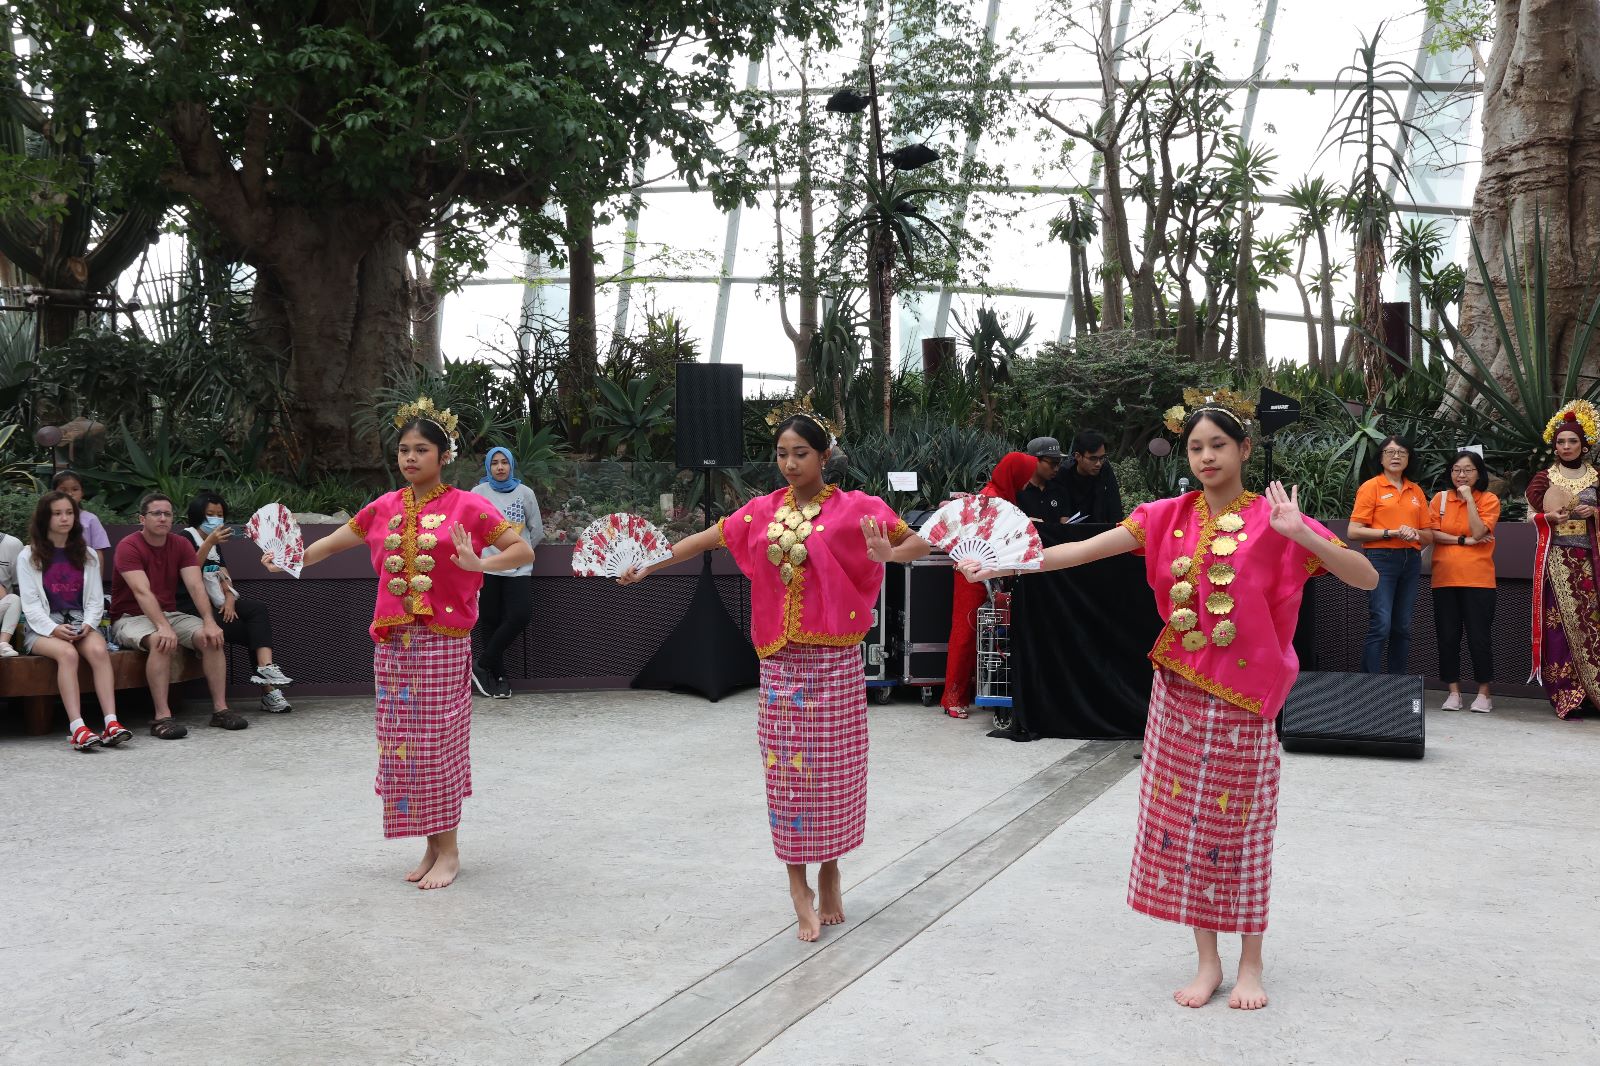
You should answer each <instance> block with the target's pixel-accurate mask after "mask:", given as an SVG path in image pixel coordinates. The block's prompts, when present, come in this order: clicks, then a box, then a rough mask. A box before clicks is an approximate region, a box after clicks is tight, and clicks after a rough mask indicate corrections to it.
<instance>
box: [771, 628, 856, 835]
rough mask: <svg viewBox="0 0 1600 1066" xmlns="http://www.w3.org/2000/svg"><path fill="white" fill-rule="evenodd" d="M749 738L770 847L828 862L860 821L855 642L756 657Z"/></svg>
mask: <svg viewBox="0 0 1600 1066" xmlns="http://www.w3.org/2000/svg"><path fill="white" fill-rule="evenodd" d="M759 700H760V713H759V715H758V716H757V718H756V737H757V738H758V739H759V740H760V742H761V765H762V767H763V768H764V769H765V771H766V775H767V821H768V822H769V823H770V824H771V826H772V850H773V851H775V852H776V853H777V855H778V861H779V862H784V863H807V862H827V861H829V860H830V859H837V858H838V857H839V856H841V855H843V854H844V853H845V852H848V851H852V850H854V849H855V848H857V847H859V846H860V845H861V839H862V837H863V836H864V835H865V833H866V827H867V681H866V674H865V672H864V669H863V666H862V660H861V649H860V647H847V648H829V647H823V646H820V645H814V644H788V645H785V646H784V647H783V648H782V649H781V650H779V651H778V652H776V653H774V654H773V655H772V656H771V657H769V658H766V659H763V660H762V661H761V692H760V694H759Z"/></svg>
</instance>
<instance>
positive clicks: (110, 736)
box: [100, 720, 133, 748]
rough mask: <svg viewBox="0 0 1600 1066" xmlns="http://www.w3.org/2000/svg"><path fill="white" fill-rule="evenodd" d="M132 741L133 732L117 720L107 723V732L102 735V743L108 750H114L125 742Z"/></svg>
mask: <svg viewBox="0 0 1600 1066" xmlns="http://www.w3.org/2000/svg"><path fill="white" fill-rule="evenodd" d="M132 739H133V731H132V730H131V729H128V728H127V727H126V726H124V725H123V724H122V723H121V722H118V721H115V720H113V721H110V722H107V723H106V731H105V732H104V733H101V734H100V743H101V744H104V745H105V746H106V747H108V748H114V747H116V746H117V745H118V744H121V743H122V742H123V741H124V740H132Z"/></svg>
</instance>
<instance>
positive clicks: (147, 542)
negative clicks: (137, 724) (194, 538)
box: [111, 492, 250, 740]
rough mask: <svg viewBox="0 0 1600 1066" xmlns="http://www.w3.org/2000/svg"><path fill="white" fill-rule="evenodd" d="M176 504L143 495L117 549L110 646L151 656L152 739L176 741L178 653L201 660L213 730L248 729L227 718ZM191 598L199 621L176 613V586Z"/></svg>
mask: <svg viewBox="0 0 1600 1066" xmlns="http://www.w3.org/2000/svg"><path fill="white" fill-rule="evenodd" d="M173 513H174V512H173V504H172V500H171V498H170V497H168V496H167V495H166V494H165V493H160V492H151V493H147V494H146V495H145V497H144V499H142V500H140V501H139V532H138V533H133V534H130V535H128V536H126V537H123V538H122V540H121V541H119V542H118V543H117V550H116V553H115V557H114V558H115V561H114V562H113V564H112V574H111V639H112V640H114V641H116V642H117V644H119V645H121V646H122V647H124V648H143V649H144V650H145V651H147V652H149V653H150V656H149V659H148V660H147V661H146V663H145V679H146V680H147V681H148V682H149V685H150V700H151V702H152V703H154V704H155V721H154V722H152V723H151V724H150V735H151V736H154V737H159V738H160V739H162V740H178V739H181V738H182V737H186V736H188V735H189V730H188V728H187V727H185V726H183V725H181V724H180V723H178V722H174V721H173V720H172V708H171V706H169V705H168V703H167V690H168V689H169V687H170V686H171V681H172V663H173V659H174V658H175V657H177V656H178V655H179V654H180V652H179V650H178V649H179V647H180V646H181V647H184V648H189V649H190V650H192V651H195V652H198V653H199V655H200V661H201V663H202V664H203V666H204V667H205V674H206V687H207V688H208V689H209V690H210V692H211V707H212V712H211V724H212V725H214V726H216V727H217V728H219V729H244V728H246V727H247V726H249V724H250V723H249V722H247V721H245V720H244V718H243V717H242V716H241V715H237V714H234V713H233V712H232V711H230V710H228V692H227V688H228V662H227V659H226V658H224V657H223V654H222V630H221V629H220V628H219V627H218V626H217V623H216V619H215V618H213V617H212V614H211V600H210V597H208V596H207V595H206V586H205V582H204V581H202V580H201V579H200V562H199V560H198V559H196V558H195V555H194V549H193V548H192V547H190V546H189V541H188V540H187V539H186V538H184V537H174V536H173V535H172V516H173ZM179 584H182V585H184V586H185V587H187V588H188V590H189V597H190V599H191V600H192V601H193V602H194V605H195V611H196V614H182V613H180V612H179V611H178V586H179Z"/></svg>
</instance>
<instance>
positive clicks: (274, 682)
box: [250, 663, 294, 688]
mask: <svg viewBox="0 0 1600 1066" xmlns="http://www.w3.org/2000/svg"><path fill="white" fill-rule="evenodd" d="M250 683H251V684H252V685H271V686H272V687H274V688H282V687H283V686H285V685H292V684H294V678H292V677H290V676H288V675H287V674H285V673H284V672H283V671H282V670H279V669H278V667H277V664H276V663H268V664H267V665H265V666H258V667H256V672H255V673H253V674H251V675H250Z"/></svg>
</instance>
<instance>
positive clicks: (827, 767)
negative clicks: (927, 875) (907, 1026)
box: [619, 413, 929, 941]
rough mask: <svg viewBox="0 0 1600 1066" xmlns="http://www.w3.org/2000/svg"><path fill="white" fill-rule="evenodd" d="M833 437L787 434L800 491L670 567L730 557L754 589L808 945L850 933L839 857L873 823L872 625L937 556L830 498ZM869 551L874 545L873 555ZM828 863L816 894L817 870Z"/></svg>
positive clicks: (777, 845)
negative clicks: (813, 867) (905, 566)
mask: <svg viewBox="0 0 1600 1066" xmlns="http://www.w3.org/2000/svg"><path fill="white" fill-rule="evenodd" d="M829 447H830V440H829V433H828V430H827V429H826V427H824V425H823V424H822V422H821V421H820V420H819V419H817V418H816V417H814V416H812V415H810V414H805V413H802V414H796V415H793V416H791V417H789V418H786V419H784V420H783V421H782V422H780V423H779V424H778V427H777V459H778V472H779V473H781V474H782V475H783V478H784V480H785V481H787V482H788V483H789V487H788V488H786V489H780V490H778V491H777V492H774V493H772V494H771V495H770V496H761V497H758V498H756V499H754V500H751V501H750V502H749V503H747V504H745V505H744V506H743V507H741V508H739V509H738V510H737V511H735V512H734V513H733V514H731V515H729V516H728V517H727V518H724V519H723V520H722V521H721V522H719V523H718V524H717V525H715V526H713V527H712V528H710V529H707V530H704V531H703V532H700V533H696V534H694V535H693V536H689V537H685V538H684V539H683V540H680V541H679V542H678V543H677V544H674V545H673V546H672V560H671V562H664V563H659V564H657V565H656V566H654V567H650V568H649V569H647V570H644V571H632V570H630V571H629V572H628V573H626V574H624V575H622V577H621V578H620V579H619V580H620V581H621V582H622V583H623V584H625V585H627V584H632V583H633V582H635V581H639V580H642V579H643V578H644V577H645V576H646V575H647V574H649V573H651V572H652V571H654V570H656V569H659V568H660V567H662V566H670V565H672V562H683V561H684V560H686V559H692V558H694V557H695V556H697V555H699V554H700V553H702V552H705V551H709V550H711V549H712V548H717V547H726V548H727V549H728V551H729V553H730V554H732V556H733V558H734V561H735V562H736V563H738V565H739V569H740V570H743V571H744V573H745V575H746V576H748V577H749V578H750V638H751V640H752V641H753V642H754V643H755V646H756V654H757V655H758V656H760V658H761V690H760V692H759V693H758V694H757V704H758V713H757V718H756V738H757V740H758V741H759V743H760V757H761V765H762V767H763V768H764V769H765V772H766V787H767V821H768V824H769V825H770V826H771V828H772V847H773V850H774V851H775V852H776V853H777V856H778V861H779V862H781V863H784V864H785V865H786V866H787V867H788V871H789V896H790V899H791V900H792V901H793V903H794V912H795V916H796V917H797V918H798V919H799V922H800V930H799V934H798V935H799V937H800V939H801V940H806V941H811V940H815V939H817V936H818V935H819V933H820V931H821V927H822V926H824V925H837V924H839V923H840V922H843V921H844V895H843V890H842V887H841V882H840V875H839V857H840V856H841V855H844V854H845V853H846V852H849V851H853V850H854V849H855V848H856V847H858V846H859V845H860V844H861V839H862V836H863V835H864V833H865V830H866V822H867V682H866V673H865V669H864V665H863V662H862V657H861V649H860V648H859V647H858V646H857V645H859V644H860V643H861V640H862V638H863V637H865V636H866V634H867V630H868V629H869V628H871V625H872V608H873V605H874V604H875V603H876V602H877V600H878V589H879V587H880V586H881V584H882V582H883V564H884V563H891V562H893V563H908V562H910V561H912V560H913V559H920V558H922V557H923V556H924V555H927V554H928V551H929V547H928V544H927V542H926V541H924V540H922V539H921V538H920V537H917V536H914V535H913V534H912V533H911V531H910V530H909V529H908V528H907V527H906V524H905V523H904V522H903V521H901V520H900V518H899V517H898V516H897V515H896V514H895V513H894V511H893V510H892V509H891V508H890V507H889V505H888V504H886V503H884V502H883V501H882V500H880V499H878V498H877V497H876V496H869V495H867V494H866V493H863V492H844V491H842V490H840V489H839V487H838V486H836V485H830V484H824V483H823V480H822V470H823V466H824V465H825V464H826V463H827V461H828V454H829ZM863 538H864V539H865V543H863ZM813 862H814V863H820V864H821V867H820V869H819V870H818V872H817V889H818V891H820V893H821V897H820V907H819V899H818V894H817V892H813V891H812V889H811V886H810V884H809V883H808V881H807V879H806V864H807V863H813Z"/></svg>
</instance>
